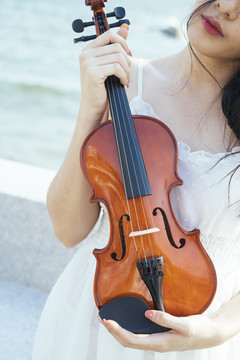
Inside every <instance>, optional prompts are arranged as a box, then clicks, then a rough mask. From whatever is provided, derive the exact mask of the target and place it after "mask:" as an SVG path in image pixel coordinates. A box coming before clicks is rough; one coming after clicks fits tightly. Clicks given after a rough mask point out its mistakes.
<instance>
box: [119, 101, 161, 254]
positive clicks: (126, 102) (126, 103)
mask: <svg viewBox="0 0 240 360" xmlns="http://www.w3.org/2000/svg"><path fill="white" fill-rule="evenodd" d="M123 103H124V105H125V108H126V109H127V110H128V112H129V114H130V116H132V114H131V111H130V108H129V103H128V99H127V97H125V96H123ZM130 131H131V132H132V128H131V127H130ZM132 138H133V142H134V146H135V149H136V148H137V144H136V141H137V139H136V138H135V137H133V136H132ZM137 161H138V165H139V163H140V159H139V157H137ZM143 186H144V190H145V193H146V184H145V182H144V181H143ZM144 198H145V202H146V205H147V208H148V214H150V219H149V217H148V219H149V220H150V222H151V223H152V224H151V227H152V228H154V219H153V214H152V211H151V206H150V201H149V196H145V197H144ZM142 206H143V207H144V205H142ZM144 208H145V207H144ZM144 217H145V223H146V228H149V225H148V221H147V219H146V214H145V210H144ZM151 235H152V236H153V237H154V238H155V242H156V243H157V245H158V242H157V241H156V236H155V234H154V233H153V234H151ZM151 235H150V234H148V240H149V244H150V249H151V254H152V259H154V256H153V250H152V240H151ZM158 247H159V245H158Z"/></svg>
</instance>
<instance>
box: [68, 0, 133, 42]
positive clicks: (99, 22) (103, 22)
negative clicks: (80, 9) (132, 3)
mask: <svg viewBox="0 0 240 360" xmlns="http://www.w3.org/2000/svg"><path fill="white" fill-rule="evenodd" d="M106 1H107V0H103V1H102V0H85V4H86V5H87V6H91V8H92V10H93V12H94V17H93V21H89V22H83V21H82V20H81V19H76V20H74V21H73V23H72V28H73V31H75V32H77V33H82V32H83V31H84V29H85V27H89V26H94V25H95V28H96V35H90V36H81V37H79V38H75V39H73V41H74V43H75V44H76V43H78V42H83V41H84V42H86V41H89V40H93V39H95V38H96V37H97V36H99V35H101V34H102V33H104V32H105V31H107V30H108V29H109V28H114V27H120V26H121V25H123V24H127V25H130V21H129V20H128V19H123V18H124V17H125V15H126V11H125V9H124V8H123V7H116V8H115V9H114V11H113V12H111V13H108V14H105V13H104V11H103V8H104V7H105V5H104V2H106ZM109 17H116V19H117V20H118V21H117V22H115V23H112V24H108V22H107V18H109Z"/></svg>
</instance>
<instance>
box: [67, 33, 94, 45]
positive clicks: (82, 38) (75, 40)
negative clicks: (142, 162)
mask: <svg viewBox="0 0 240 360" xmlns="http://www.w3.org/2000/svg"><path fill="white" fill-rule="evenodd" d="M96 37H97V35H90V36H81V37H80V38H76V39H73V42H74V44H76V43H78V42H80V41H84V42H86V41H89V40H94V39H96Z"/></svg>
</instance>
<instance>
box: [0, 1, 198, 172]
mask: <svg viewBox="0 0 240 360" xmlns="http://www.w3.org/2000/svg"><path fill="white" fill-rule="evenodd" d="M192 2H193V0H168V1H161V0H152V1H142V0H129V1H127V0H109V1H108V2H106V3H105V5H106V12H111V11H112V10H113V9H114V8H115V7H117V6H123V7H124V8H125V9H126V12H127V15H126V18H128V19H130V21H131V27H130V33H129V39H128V42H129V47H130V49H131V50H132V52H133V55H134V57H137V58H139V57H143V58H155V57H159V56H164V55H167V54H171V53H174V52H176V51H178V50H180V49H181V48H183V47H184V46H185V44H186V40H185V36H184V29H185V23H186V19H187V17H188V15H189V13H190V8H191V4H192ZM0 15H1V16H0V28H1V31H0V130H1V131H0V157H2V158H6V159H10V160H15V161H19V162H24V163H28V164H33V165H38V166H41V167H45V168H51V169H58V168H59V166H60V165H61V163H62V161H63V159H64V154H65V153H66V151H67V148H68V145H69V142H70V139H71V135H72V133H73V129H74V125H75V122H76V118H77V113H78V109H79V102H80V96H81V91H80V85H79V83H80V80H79V79H80V78H79V66H78V55H79V53H80V52H81V49H82V48H83V47H84V46H85V45H84V44H80V43H78V44H76V45H75V44H74V43H73V38H74V37H78V36H79V35H78V34H75V33H74V32H73V30H72V27H71V24H72V21H73V20H74V19H76V18H81V19H83V20H84V21H90V20H91V16H92V13H91V9H90V7H86V6H85V1H84V0H81V1H80V0H40V1H39V0H38V1H37V0H0ZM111 22H114V19H113V18H112V20H111ZM169 26H174V27H177V29H179V36H177V37H173V36H169V35H167V34H165V33H164V32H163V31H162V29H165V28H168V27H169ZM91 33H92V34H93V33H94V29H93V28H91V29H88V34H91Z"/></svg>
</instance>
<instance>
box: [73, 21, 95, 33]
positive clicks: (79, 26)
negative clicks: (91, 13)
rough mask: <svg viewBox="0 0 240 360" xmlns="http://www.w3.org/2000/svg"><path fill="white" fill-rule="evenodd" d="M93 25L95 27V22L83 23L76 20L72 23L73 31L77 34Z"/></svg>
mask: <svg viewBox="0 0 240 360" xmlns="http://www.w3.org/2000/svg"><path fill="white" fill-rule="evenodd" d="M93 25H95V23H94V21H89V22H83V21H82V20H81V19H76V20H74V21H73V23H72V28H73V31H75V32H76V33H81V32H83V31H84V28H85V27H88V26H93Z"/></svg>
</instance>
